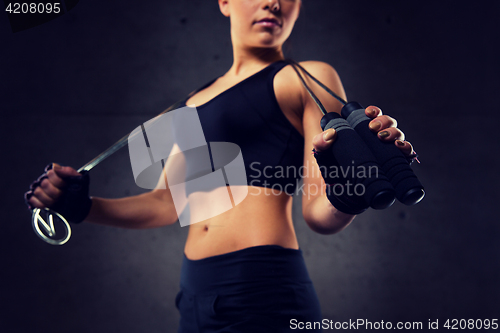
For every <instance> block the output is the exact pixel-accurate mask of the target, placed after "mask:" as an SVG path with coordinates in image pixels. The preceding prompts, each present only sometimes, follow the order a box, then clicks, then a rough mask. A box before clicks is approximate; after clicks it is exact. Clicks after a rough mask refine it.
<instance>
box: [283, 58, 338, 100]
mask: <svg viewBox="0 0 500 333" xmlns="http://www.w3.org/2000/svg"><path fill="white" fill-rule="evenodd" d="M299 65H300V66H302V68H304V69H305V70H306V71H307V72H308V73H310V74H311V75H312V76H314V77H315V78H316V79H317V80H319V81H320V82H321V83H323V84H324V85H326V86H327V87H328V88H330V89H331V90H332V91H334V92H335V93H336V94H338V95H340V96H341V97H345V92H344V88H343V86H342V82H341V80H340V77H339V75H338V73H337V71H336V70H335V68H334V67H333V66H332V65H330V64H328V63H326V62H323V61H317V60H308V61H301V62H299ZM299 72H300V73H301V76H302V77H303V79H304V80H305V82H306V84H307V85H308V86H309V87H310V88H311V90H312V91H313V92H314V93H315V94H316V95H317V97H318V98H320V100H321V101H322V102H324V103H326V104H332V105H334V104H335V103H336V101H335V99H334V98H333V97H332V96H330V95H329V94H328V93H327V92H326V91H324V90H323V89H322V88H321V87H320V86H319V85H318V84H316V83H315V82H314V81H313V80H312V79H311V78H310V77H309V76H308V75H306V74H305V73H304V72H302V70H299ZM279 74H280V75H279V77H278V80H277V85H282V87H286V89H287V90H288V91H289V92H290V95H292V94H293V95H295V96H301V100H300V104H301V105H302V106H303V105H304V101H305V100H307V99H309V98H310V97H309V94H308V93H307V91H306V90H305V88H304V86H303V84H302V81H301V80H300V79H299V77H298V75H297V72H296V71H295V70H294V69H293V68H292V66H291V65H289V66H286V67H285V68H284V69H283V70H282V71H281V72H280V73H279ZM275 88H276V86H275ZM296 102H299V101H298V100H297V101H296ZM325 106H326V105H325Z"/></svg>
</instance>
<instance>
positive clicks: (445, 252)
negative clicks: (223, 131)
mask: <svg viewBox="0 0 500 333" xmlns="http://www.w3.org/2000/svg"><path fill="white" fill-rule="evenodd" d="M304 2H305V4H304V8H303V10H302V13H301V16H300V18H299V20H298V22H297V24H296V29H295V31H294V33H293V35H292V37H291V40H290V43H289V45H287V55H288V56H291V57H293V58H295V59H296V60H300V61H301V60H321V61H326V62H328V63H330V64H332V65H333V66H334V67H335V68H336V69H337V71H338V72H339V74H340V76H341V78H342V80H343V83H344V86H345V89H346V92H347V95H348V97H349V98H350V99H351V100H357V101H359V102H361V103H362V104H365V105H368V104H375V105H378V106H380V107H382V109H383V110H384V111H385V112H386V113H387V114H390V115H392V116H394V117H395V118H396V119H398V121H399V127H400V128H401V129H402V130H403V131H404V132H405V133H406V135H407V138H408V139H409V140H410V141H411V142H412V143H413V144H414V145H415V147H416V149H417V151H418V152H419V154H420V160H421V161H422V164H420V165H416V166H415V167H414V170H415V171H416V173H417V174H418V176H419V178H420V179H421V181H422V183H423V184H424V186H425V188H426V191H427V196H426V198H425V199H424V201H423V202H421V203H420V204H418V205H416V206H413V207H406V206H403V205H402V204H400V203H396V204H394V206H392V207H391V208H389V209H387V210H384V211H368V212H366V213H364V214H363V215H361V216H359V217H357V218H356V220H355V221H354V223H353V224H352V225H350V226H349V227H348V228H347V229H346V230H344V231H343V232H341V233H340V234H337V235H333V236H321V235H318V234H315V233H314V232H312V231H311V230H309V229H308V227H307V226H306V225H305V223H304V221H303V220H302V217H301V215H300V211H299V210H298V209H297V208H298V207H297V205H296V206H295V225H296V229H297V233H298V238H299V242H300V246H301V248H302V250H303V251H304V255H305V258H306V261H307V264H308V267H309V271H310V275H311V278H312V280H313V282H314V283H315V286H316V289H317V292H318V294H319V297H320V300H321V304H322V308H323V312H324V317H325V318H328V319H332V320H335V321H346V320H349V319H351V320H356V319H367V320H371V321H374V322H375V321H378V322H380V321H382V320H384V321H385V322H387V321H392V322H393V323H394V324H395V323H396V322H397V321H400V320H402V321H419V322H423V323H424V327H425V326H426V325H427V323H428V320H429V319H430V320H433V321H435V320H436V319H439V320H440V322H439V323H440V325H442V324H444V321H445V320H446V319H453V318H456V319H493V318H500V311H499V310H500V304H499V299H500V292H499V291H500V288H499V283H498V281H500V274H499V273H500V269H499V264H500V261H499V259H500V258H499V254H500V251H499V250H500V248H499V245H498V244H499V242H498V237H499V236H500V227H499V223H498V218H497V217H496V215H495V213H496V211H495V210H494V208H496V206H497V205H498V202H499V200H498V199H499V195H498V188H499V185H500V184H499V177H498V175H497V170H498V165H499V162H500V161H499V156H498V152H497V148H498V135H497V132H498V120H499V116H498V111H497V109H496V106H497V105H498V91H499V88H500V85H499V74H500V73H499V65H498V49H499V48H498V41H499V37H500V36H499V29H498V24H497V20H498V17H499V14H500V2H498V1H477V2H474V3H472V2H468V3H467V4H465V3H464V2H456V1H400V0H349V1H333V0H307V1H304ZM0 37H1V45H2V50H1V52H0V54H1V55H0V57H1V61H2V64H1V68H0V82H1V85H2V86H1V90H0V94H1V100H0V110H1V111H0V112H1V116H2V124H3V125H2V130H1V131H0V135H1V140H2V146H1V148H0V149H1V152H2V154H1V156H2V167H1V174H2V177H1V178H0V182H1V191H2V192H1V196H2V200H1V208H2V214H3V218H2V221H1V230H2V235H3V236H2V240H1V241H0V250H1V253H2V255H1V271H0V279H1V280H0V286H1V287H0V288H1V289H0V301H1V303H0V306H1V311H0V331H1V332H95V333H97V332H127V333H128V332H174V331H175V329H176V327H177V321H178V313H177V311H176V309H175V307H174V297H175V294H176V292H177V289H178V284H179V270H180V263H181V258H182V251H183V242H184V240H185V237H186V232H187V228H181V227H180V226H179V225H177V224H176V225H173V226H170V227H165V228H161V229H154V230H145V231H144V230H143V231H134V230H122V229H114V228H109V227H100V226H95V225H88V224H83V225H78V226H75V227H74V228H73V232H74V235H73V237H72V239H71V240H70V241H69V243H68V244H66V245H64V246H62V247H57V246H50V245H48V244H46V243H44V242H42V241H41V240H40V239H38V238H37V237H36V235H35V234H34V233H33V231H32V227H31V224H30V212H29V211H28V210H27V209H26V207H25V206H24V203H23V199H22V195H23V193H24V192H25V191H26V190H27V188H28V185H29V184H30V183H31V181H33V180H34V179H35V178H36V177H38V175H39V174H40V173H41V172H42V170H43V167H44V166H45V165H46V164H47V163H49V162H52V161H56V162H59V163H61V164H66V165H72V166H74V167H80V166H81V165H83V164H84V163H85V162H87V161H88V160H90V159H91V158H93V157H94V156H95V155H97V154H98V153H100V152H101V151H102V150H104V149H105V148H107V147H108V146H109V145H111V144H112V143H114V142H115V141H116V140H118V139H119V138H121V137H122V136H123V135H125V134H126V133H127V132H129V131H131V130H132V129H134V128H135V127H136V126H138V125H139V124H140V123H142V122H144V121H146V120H148V119H150V118H151V117H153V116H154V115H156V114H158V113H159V112H160V111H161V110H163V109H165V108H166V107H167V106H169V105H170V104H172V103H173V102H175V101H176V100H178V99H179V98H181V97H182V96H184V95H185V94H187V93H188V92H190V91H191V90H193V89H195V88H197V87H199V86H200V85H201V84H203V83H205V82H206V81H208V80H210V79H212V78H213V77H215V76H217V75H221V74H223V73H224V72H225V71H226V70H227V69H228V68H229V66H230V65H231V61H232V53H231V44H230V39H229V22H228V20H227V19H226V18H225V17H223V16H222V15H221V14H220V13H219V11H218V6H217V2H216V1H215V0H211V1H207V0H188V1H144V2H139V1H128V0H120V1H97V0H82V1H80V3H79V4H78V5H77V6H76V7H75V8H74V9H73V10H71V11H70V12H69V13H67V14H65V15H63V16H62V17H60V18H58V19H56V20H54V21H51V22H49V23H47V24H44V25H41V26H38V27H35V28H32V29H29V30H26V31H22V32H19V33H16V34H13V33H12V32H11V31H10V27H9V23H8V21H7V17H6V15H4V14H0ZM91 176H92V177H91V178H92V179H91V181H92V186H91V194H92V195H95V196H103V197H121V196H126V195H131V194H137V193H140V192H141V191H142V190H141V189H139V188H138V187H137V186H136V185H135V184H134V181H133V176H132V172H131V168H130V162H129V159H128V153H127V149H124V150H123V151H121V152H119V153H118V154H116V155H115V156H113V157H111V158H110V159H109V160H106V161H105V162H103V163H102V164H101V165H99V166H98V167H97V168H96V169H95V170H93V171H92V173H91ZM443 331H444V330H443Z"/></svg>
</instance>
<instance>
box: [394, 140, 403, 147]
mask: <svg viewBox="0 0 500 333" xmlns="http://www.w3.org/2000/svg"><path fill="white" fill-rule="evenodd" d="M396 144H397V145H398V146H400V147H404V145H405V143H404V142H403V141H401V140H396Z"/></svg>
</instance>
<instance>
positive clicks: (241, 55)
mask: <svg viewBox="0 0 500 333" xmlns="http://www.w3.org/2000/svg"><path fill="white" fill-rule="evenodd" d="M283 59H285V57H284V55H283V51H282V49H281V47H278V48H248V49H237V48H234V50H233V65H232V66H231V68H230V69H229V71H228V73H230V74H231V75H234V76H239V75H245V73H247V72H249V71H250V72H254V71H258V70H260V69H262V67H265V66H267V65H269V64H270V63H273V62H276V61H279V60H283Z"/></svg>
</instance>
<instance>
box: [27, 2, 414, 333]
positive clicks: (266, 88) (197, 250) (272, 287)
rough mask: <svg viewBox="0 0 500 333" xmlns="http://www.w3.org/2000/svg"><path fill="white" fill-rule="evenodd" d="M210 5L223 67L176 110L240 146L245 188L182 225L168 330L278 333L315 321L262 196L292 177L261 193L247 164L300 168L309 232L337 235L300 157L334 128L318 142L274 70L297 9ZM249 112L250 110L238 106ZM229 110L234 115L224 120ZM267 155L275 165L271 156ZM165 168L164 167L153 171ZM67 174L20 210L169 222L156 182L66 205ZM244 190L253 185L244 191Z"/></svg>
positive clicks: (305, 108) (380, 125)
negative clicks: (191, 110)
mask: <svg viewBox="0 0 500 333" xmlns="http://www.w3.org/2000/svg"><path fill="white" fill-rule="evenodd" d="M218 2H219V7H220V10H221V12H222V14H223V15H225V16H227V17H229V18H230V22H231V39H232V43H233V65H232V67H231V68H230V69H229V71H228V72H227V73H226V74H224V75H223V76H221V77H219V78H218V79H216V80H215V81H213V82H211V83H210V84H208V85H206V86H205V87H204V88H203V89H201V90H200V91H198V92H196V93H195V94H194V95H192V96H190V97H189V98H188V99H187V100H186V101H185V102H186V105H192V104H194V105H196V106H197V108H198V113H199V114H200V120H201V123H202V125H203V128H204V131H205V135H206V138H207V141H208V142H211V141H226V142H234V143H236V144H238V145H239V146H240V147H241V151H242V154H243V158H244V159H245V166H246V170H247V180H248V184H250V186H248V187H247V188H248V195H247V196H246V198H245V199H244V200H243V201H242V202H241V203H240V204H238V205H236V206H235V207H234V208H233V209H231V210H229V211H227V212H225V213H223V214H219V215H217V216H215V217H212V218H210V219H207V220H204V221H202V222H200V223H195V224H191V225H190V229H189V234H188V237H187V241H186V245H185V249H184V252H185V258H184V263H183V268H182V272H181V291H180V292H179V294H178V296H177V298H176V304H177V306H178V308H179V310H180V312H181V322H180V328H179V332H198V331H199V332H288V331H289V330H291V320H295V322H319V321H321V312H320V308H319V302H318V299H317V297H316V294H315V291H314V289H313V287H312V284H311V281H310V279H309V277H308V274H307V271H306V269H305V265H304V261H303V258H302V253H301V251H300V250H299V245H298V242H297V239H296V236H295V231H294V228H293V224H292V216H291V205H292V197H291V196H290V195H289V192H288V193H286V192H280V193H276V191H275V190H274V191H273V188H272V185H273V184H275V183H276V182H278V183H280V184H282V182H283V181H284V182H285V183H287V184H288V183H290V182H294V181H295V180H296V179H295V178H296V177H295V176H288V177H285V180H283V179H278V178H279V177H274V178H273V177H271V178H272V179H271V180H270V182H269V183H265V182H263V180H265V179H263V176H262V175H263V173H262V171H263V169H257V170H258V171H260V174H259V176H255V174H254V175H253V176H254V178H251V177H252V175H251V174H250V175H249V174H248V173H249V171H250V172H251V171H253V170H254V169H253V168H250V163H251V162H256V161H257V162H259V163H260V164H259V166H260V167H261V168H264V167H266V166H269V167H277V166H287V165H290V164H292V165H293V166H294V167H300V165H302V164H303V165H305V166H308V168H309V169H307V168H306V169H307V170H309V171H311V172H306V173H305V174H304V175H303V176H304V177H303V181H304V186H303V189H305V192H304V194H303V195H302V210H303V215H304V219H305V221H306V222H307V223H308V225H309V226H310V227H311V228H312V229H313V230H314V231H316V232H319V233H322V234H332V233H336V232H339V231H341V230H342V229H344V228H345V227H346V226H347V225H348V224H349V223H350V222H351V221H352V220H353V219H354V217H355V215H354V214H352V213H351V214H350V213H346V212H342V211H340V210H338V209H337V208H335V207H334V206H333V205H332V204H331V203H330V201H329V200H328V198H327V196H326V195H325V193H324V191H317V189H321V188H324V181H323V179H322V177H321V174H320V173H319V172H317V170H316V172H314V170H311V169H310V168H311V166H314V167H315V168H317V164H316V162H315V156H314V155H313V154H311V150H312V149H313V148H314V149H315V151H316V152H324V151H327V150H328V148H329V146H330V145H331V144H332V143H333V142H334V140H335V137H336V133H335V131H334V130H333V129H330V130H328V131H326V132H321V128H320V126H319V124H320V119H321V117H322V114H321V113H320V112H319V110H318V108H317V105H316V104H315V103H314V101H313V100H312V99H311V97H310V96H309V95H308V93H307V92H306V90H305V89H304V87H303V85H302V83H301V81H300V80H299V78H298V76H297V73H295V71H294V69H293V68H292V67H291V66H290V65H289V64H288V63H286V62H284V61H283V60H284V59H285V58H284V55H283V51H282V45H283V43H284V42H285V40H286V39H287V38H288V37H289V35H290V33H291V31H292V29H293V26H294V23H295V21H296V20H297V18H298V16H299V11H300V6H301V0H218ZM301 65H302V66H303V67H304V68H305V69H306V70H308V71H309V72H310V73H312V74H313V75H314V76H315V77H317V78H318V79H319V80H320V81H322V82H323V83H324V84H325V85H327V86H328V87H329V88H330V89H331V90H333V91H334V92H336V93H337V94H338V95H340V96H341V97H343V98H344V99H345V94H344V90H343V87H342V84H341V81H340V79H339V77H338V75H337V73H336V72H335V70H334V69H333V68H332V67H330V66H329V65H327V64H325V63H321V62H315V61H309V62H303V63H301ZM311 82H312V81H310V80H308V83H309V85H310V86H311V88H312V90H313V91H314V93H315V94H316V95H317V96H318V97H319V99H320V100H321V101H322V102H323V104H324V105H325V107H326V109H327V110H329V111H330V112H340V109H341V105H340V103H339V102H337V101H336V100H335V99H333V98H332V97H331V96H330V95H328V94H327V93H326V92H324V91H323V90H322V89H321V88H319V87H318V86H317V85H315V84H312V83H311ZM242 99H244V101H243V102H242ZM252 103H257V104H255V105H248V104H252ZM259 103H260V104H259ZM242 108H243V111H242V110H240V109H242ZM244 108H247V109H244ZM257 109H258V110H259V111H255V110H257ZM237 112H241V114H242V115H239V116H238V115H237V116H234V117H230V115H231V114H233V115H234V114H236V113H237ZM255 112H262V113H261V114H256V113H255ZM215 113H218V114H221V115H224V117H229V118H225V119H229V121H230V122H231V123H230V124H229V126H228V124H224V125H221V124H220V123H215V122H214V120H213V119H215V118H216V117H214V114H215ZM366 114H367V115H368V116H369V117H371V118H375V119H374V120H373V121H372V122H371V123H370V127H371V128H372V130H373V131H376V132H378V136H379V137H380V139H381V140H384V141H395V140H396V141H395V142H396V144H397V145H398V147H400V149H402V151H403V152H404V153H405V154H407V155H410V154H411V153H412V147H411V145H410V144H409V143H408V142H405V141H402V140H404V134H403V133H402V132H401V131H400V130H398V129H397V128H396V127H395V126H396V122H395V120H394V119H392V118H390V117H388V116H382V115H381V111H380V109H378V108H377V107H368V108H367V109H366ZM261 117H267V118H266V119H264V120H262V119H260V118H261ZM238 119H239V120H238ZM233 122H234V123H233ZM224 126H225V127H224ZM228 128H233V129H234V128H236V129H237V130H229V129H228ZM277 155H279V156H281V157H280V158H279V159H276V158H274V157H275V156H277ZM254 166H255V164H254ZM169 167H170V166H169V164H168V163H167V165H166V167H165V170H164V172H168V168H169ZM78 176H80V175H79V174H78V173H77V172H76V171H75V170H74V169H73V168H71V167H61V166H59V165H57V164H53V167H52V168H47V170H46V173H45V174H44V175H43V176H42V177H41V178H39V180H38V181H37V182H36V183H35V184H34V185H33V186H32V190H30V191H29V192H28V193H27V195H26V198H27V202H28V204H29V205H30V206H31V207H39V208H42V207H52V208H53V209H55V210H57V208H60V207H61V201H64V202H65V204H66V205H70V206H71V207H72V210H74V211H78V213H77V214H76V215H79V217H78V218H77V219H80V220H82V219H84V220H85V221H86V222H91V223H97V224H104V225H109V226H117V227H125V228H152V227H161V226H165V225H171V224H174V223H175V222H176V221H177V219H178V215H177V213H176V210H175V207H174V203H173V200H172V195H171V192H170V191H169V188H168V184H167V185H166V187H167V188H166V189H165V186H164V185H163V186H162V184H163V179H165V177H164V175H162V177H160V181H159V185H158V188H156V189H155V190H153V191H151V192H148V193H144V194H141V195H138V196H133V197H127V198H122V199H103V198H96V197H93V198H91V199H90V198H88V197H86V196H83V197H80V198H79V199H78V200H75V201H72V200H69V199H67V197H65V195H66V194H65V193H66V186H67V183H69V182H70V181H71V179H72V178H71V177H78ZM252 180H258V181H257V182H252V183H250V181H252ZM282 185H283V184H282ZM311 189H316V190H315V191H312V190H311ZM205 195H206V193H203V192H195V193H191V194H190V198H192V197H193V198H196V197H198V198H201V199H203V198H204V196H205ZM61 198H65V199H64V200H63V199H61ZM74 202H78V204H75V203H74ZM193 213H194V214H195V215H196V212H192V214H193Z"/></svg>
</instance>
